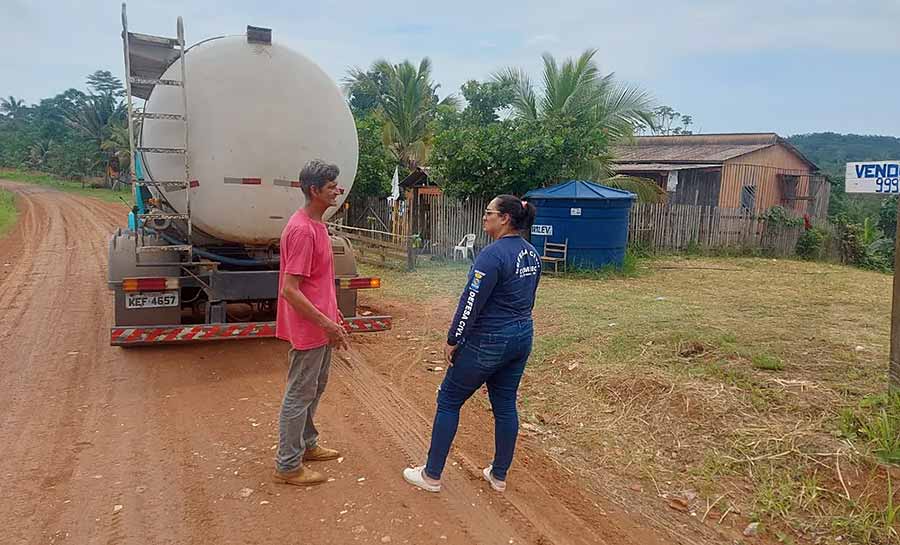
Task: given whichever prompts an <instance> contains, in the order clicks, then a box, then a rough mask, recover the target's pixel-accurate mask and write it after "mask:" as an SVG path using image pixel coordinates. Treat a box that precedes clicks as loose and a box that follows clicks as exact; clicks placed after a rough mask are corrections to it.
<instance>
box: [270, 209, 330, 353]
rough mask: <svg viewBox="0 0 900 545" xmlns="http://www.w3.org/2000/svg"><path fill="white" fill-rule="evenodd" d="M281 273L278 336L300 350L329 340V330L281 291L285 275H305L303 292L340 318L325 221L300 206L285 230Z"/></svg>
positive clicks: (276, 323)
mask: <svg viewBox="0 0 900 545" xmlns="http://www.w3.org/2000/svg"><path fill="white" fill-rule="evenodd" d="M279 268H280V274H279V275H278V311H277V315H276V318H275V320H276V321H275V336H276V337H278V338H279V339H283V340H285V341H288V342H290V343H291V346H293V347H294V348H295V349H297V350H310V349H313V348H318V347H320V346H325V345H326V344H328V337H327V336H326V335H325V331H324V330H323V329H322V328H320V327H319V326H317V325H316V324H315V323H313V322H311V321H309V320H307V319H306V318H303V317H302V316H301V315H300V314H299V313H298V312H297V311H296V310H294V307H292V306H291V304H290V303H288V301H287V299H285V298H284V297H283V296H282V295H281V290H282V288H283V286H284V275H285V274H293V275H297V276H302V277H303V279H302V281H301V282H300V292H301V293H303V295H305V296H306V298H307V299H309V302H310V303H312V304H313V306H315V307H316V308H317V309H319V311H320V312H321V313H322V314H324V315H325V316H328V317H329V318H331V319H332V320H334V321H337V319H338V306H337V293H336V288H335V285H334V257H332V253H331V239H330V238H329V236H328V229H327V228H326V227H325V224H324V223H322V222H318V221H313V220H312V219H310V217H309V216H307V215H306V212H305V211H303V210H298V211H296V212H294V215H293V216H291V219H290V220H288V223H287V225H286V226H285V227H284V231H282V232H281V265H280V266H279Z"/></svg>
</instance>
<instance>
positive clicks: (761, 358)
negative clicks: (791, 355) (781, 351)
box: [750, 354, 784, 371]
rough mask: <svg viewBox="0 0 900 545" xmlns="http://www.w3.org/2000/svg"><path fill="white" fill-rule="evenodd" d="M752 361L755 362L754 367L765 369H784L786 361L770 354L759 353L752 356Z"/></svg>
mask: <svg viewBox="0 0 900 545" xmlns="http://www.w3.org/2000/svg"><path fill="white" fill-rule="evenodd" d="M750 361H751V362H752V363H753V367H756V368H757V369H762V370H763V371H781V370H783V369H784V362H782V361H781V360H780V359H778V358H776V357H775V356H770V355H768V354H757V355H755V356H753V357H752V358H750Z"/></svg>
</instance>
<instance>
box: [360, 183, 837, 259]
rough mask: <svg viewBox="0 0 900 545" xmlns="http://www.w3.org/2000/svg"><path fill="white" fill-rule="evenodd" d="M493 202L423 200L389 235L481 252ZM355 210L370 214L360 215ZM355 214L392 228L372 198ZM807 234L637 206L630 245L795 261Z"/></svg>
mask: <svg viewBox="0 0 900 545" xmlns="http://www.w3.org/2000/svg"><path fill="white" fill-rule="evenodd" d="M382 202H385V201H384V200H383V199H382ZM488 202H489V200H488V199H481V198H471V199H468V200H466V201H458V200H455V199H451V198H448V197H445V196H443V195H421V196H419V206H420V211H419V218H420V219H419V220H418V222H419V225H418V226H417V225H414V223H415V222H411V221H410V218H409V217H407V216H409V214H405V215H404V214H400V215H399V222H400V223H401V225H399V226H390V227H391V228H389V229H385V231H390V232H394V233H404V234H406V233H413V234H417V235H419V238H420V239H421V246H422V251H423V252H425V253H429V254H432V255H438V256H442V257H451V256H452V253H453V247H454V246H456V245H457V244H458V243H459V242H460V240H462V238H463V237H464V236H465V235H466V234H469V233H474V234H475V235H476V236H477V238H476V244H475V245H476V249H477V248H479V247H483V246H485V245H487V244H488V243H489V242H490V240H489V239H488V237H487V236H486V235H485V234H484V233H483V232H482V230H481V217H482V214H483V212H484V209H485V208H486V207H487V204H488ZM354 207H356V208H357V210H359V209H362V210H364V211H366V212H365V213H363V212H356V213H355V214H354V213H353V212H352V211H353V208H354ZM379 207H382V208H379ZM381 210H384V212H379V211H381ZM349 212H350V213H348V214H346V215H345V221H347V222H349V223H348V224H349V225H352V226H355V227H361V228H371V227H370V225H371V224H372V223H373V221H375V222H376V223H377V221H376V220H373V219H372V216H378V217H379V218H382V216H381V215H380V214H386V216H385V217H384V218H382V219H381V220H380V221H384V222H385V223H387V224H390V223H391V221H390V220H391V214H390V208H389V207H387V205H386V204H384V205H382V204H381V203H378V202H371V201H370V200H369V199H366V200H360V201H358V202H356V203H355V204H354V205H352V206H351V208H350V211H349ZM538 213H540V212H538ZM385 219H386V221H385ZM395 223H396V222H395ZM813 224H814V225H815V226H816V227H819V228H822V229H824V230H826V231H828V232H832V231H833V229H832V227H831V226H830V224H828V223H827V222H825V221H824V220H819V219H814V220H813ZM398 227H399V230H398ZM802 233H803V226H802V225H800V226H787V225H773V224H771V223H770V222H769V221H767V220H766V219H765V217H764V216H760V215H759V214H757V213H754V212H752V211H750V210H747V209H743V208H719V207H715V206H697V205H689V204H639V203H636V204H634V205H633V206H632V208H631V217H630V221H629V224H628V242H629V244H632V245H636V246H640V247H641V248H642V249H644V250H646V251H650V252H654V253H665V252H678V251H684V250H705V251H717V250H718V251H722V250H733V251H741V252H754V251H759V252H763V253H766V254H770V255H776V256H790V255H793V254H794V252H795V247H796V245H797V240H798V238H799V237H800V235H801V234H802ZM387 234H390V233H387Z"/></svg>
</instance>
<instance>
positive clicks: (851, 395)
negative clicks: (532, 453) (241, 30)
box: [367, 256, 900, 545]
mask: <svg viewBox="0 0 900 545" xmlns="http://www.w3.org/2000/svg"><path fill="white" fill-rule="evenodd" d="M467 271H468V267H467V266H466V265H463V264H455V265H449V266H441V265H437V264H424V265H423V266H422V267H420V269H419V271H417V272H415V273H403V272H397V271H387V270H380V269H379V270H377V271H376V270H370V271H368V272H372V273H373V274H378V275H380V276H382V278H383V279H384V284H383V285H384V288H382V290H379V291H380V292H381V293H375V292H372V293H369V294H367V297H371V298H374V302H375V304H377V300H378V299H381V300H384V301H385V302H387V301H390V302H392V303H401V304H402V303H409V305H408V307H407V308H410V309H413V310H410V316H411V317H417V316H418V314H417V312H416V311H415V310H414V309H415V308H423V307H426V306H427V307H430V308H432V309H437V311H436V312H435V315H440V316H441V318H440V322H439V323H438V322H433V323H428V322H427V321H424V320H421V319H420V320H419V323H417V326H418V327H420V328H422V330H423V331H425V332H427V331H428V330H437V329H439V328H443V327H446V325H447V323H448V322H449V320H450V314H451V313H452V310H453V308H454V307H455V304H456V300H457V298H458V296H459V294H460V292H461V290H462V288H463V284H464V282H465V275H466V272H467ZM890 293H891V277H890V276H888V275H884V274H881V273H876V272H870V271H863V270H859V269H855V268H849V267H842V266H839V265H834V264H825V263H810V262H801V261H795V260H783V259H779V260H773V259H765V258H710V257H696V256H691V257H677V258H674V257H670V258H654V259H650V258H647V259H637V260H636V261H635V262H634V263H632V266H631V267H630V268H629V269H628V270H627V271H623V272H621V273H618V274H599V273H597V274H591V273H584V272H583V271H578V272H576V273H574V274H569V275H564V276H561V277H553V276H550V275H547V276H545V277H544V278H543V279H542V280H541V288H540V290H539V293H538V301H537V304H536V307H535V323H536V337H535V345H534V351H533V353H532V357H531V359H530V362H529V368H528V371H527V372H526V375H525V378H524V379H523V383H522V387H521V408H522V411H521V415H522V418H523V419H526V420H529V421H531V422H539V421H544V422H546V421H549V422H551V424H547V426H548V427H549V428H551V429H552V432H553V433H554V434H556V435H558V437H559V439H558V440H555V441H554V444H555V445H557V446H560V445H564V446H565V448H566V449H568V450H567V452H568V453H569V455H567V456H569V457H568V458H567V459H566V464H567V466H569V467H570V468H571V469H572V470H573V471H575V472H580V474H583V475H586V476H588V477H589V476H594V478H595V479H596V481H597V482H606V483H609V482H610V481H611V479H610V475H609V473H610V472H612V473H613V474H616V475H617V476H619V477H620V478H619V479H614V480H615V481H618V480H621V481H622V482H627V479H635V480H641V481H647V479H648V476H650V478H652V479H653V481H654V486H651V487H650V488H651V489H653V488H654V487H655V486H656V485H658V486H659V487H660V492H661V493H677V492H678V491H680V490H690V489H693V490H698V491H700V492H701V493H702V494H704V495H706V497H707V498H708V499H709V501H710V502H712V501H713V500H714V499H715V498H718V497H720V496H723V497H724V498H725V499H723V500H722V505H724V504H726V503H728V504H730V505H733V506H734V507H735V510H740V511H741V512H742V513H744V514H750V513H753V516H754V517H755V518H757V519H759V520H760V521H763V522H764V523H765V527H766V532H767V533H769V534H770V536H773V537H778V536H782V537H783V539H782V541H785V542H789V541H790V540H792V539H793V540H794V541H796V542H798V543H801V542H804V541H806V539H797V536H801V537H802V536H806V537H809V536H822V535H831V536H833V537H836V536H838V535H842V536H845V539H844V541H845V542H847V540H848V539H850V542H858V543H865V544H879V545H880V544H882V543H885V544H886V543H897V541H893V540H895V539H896V533H895V532H896V531H897V528H898V524H900V521H898V517H900V510H898V509H896V507H895V506H896V505H897V503H898V502H897V501H895V500H894V498H893V492H894V491H893V489H891V490H888V481H887V480H886V479H885V477H884V474H885V471H884V469H883V468H884V467H885V464H887V465H890V464H898V463H900V395H898V396H888V395H887V394H885V393H884V392H885V389H886V383H887V361H888V339H889V324H890V319H889V317H890ZM444 314H446V316H444ZM417 334H419V333H417ZM836 462H837V464H836ZM837 465H839V467H840V469H841V477H839V476H838V472H837V470H836V467H837ZM842 479H843V480H844V483H843V484H842V482H841V480H842ZM847 481H850V484H846V483H847ZM644 484H646V482H645V483H644ZM845 485H846V486H847V487H848V488H847V491H845V489H844V486H845ZM604 486H612V485H609V484H605V485H604ZM623 486H624V485H623ZM645 488H646V486H645ZM613 492H614V493H615V492H616V491H613ZM848 493H849V495H850V498H851V499H850V500H848V499H847V495H848ZM619 494H620V495H622V496H624V497H628V496H629V495H633V494H629V492H628V490H627V488H626V489H624V491H622V490H620V491H619ZM713 516H716V519H715V520H718V517H721V516H723V514H722V513H721V512H720V513H719V514H718V515H716V514H715V513H712V514H710V517H713ZM728 516H729V517H733V516H734V515H728ZM727 520H728V518H727V517H726V522H725V524H727ZM851 538H852V539H851ZM779 539H781V538H779Z"/></svg>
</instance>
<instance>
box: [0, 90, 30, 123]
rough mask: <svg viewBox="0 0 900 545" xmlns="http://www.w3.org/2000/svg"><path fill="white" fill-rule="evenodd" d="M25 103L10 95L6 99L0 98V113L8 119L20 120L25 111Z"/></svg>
mask: <svg viewBox="0 0 900 545" xmlns="http://www.w3.org/2000/svg"><path fill="white" fill-rule="evenodd" d="M27 109H28V108H27V106H25V101H24V100H21V99H17V98H16V97H14V96H12V95H10V96H8V97H6V98H0V111H2V112H3V113H5V114H6V116H7V117H9V118H10V119H21V118H22V117H24V115H25V112H26V110H27Z"/></svg>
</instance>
